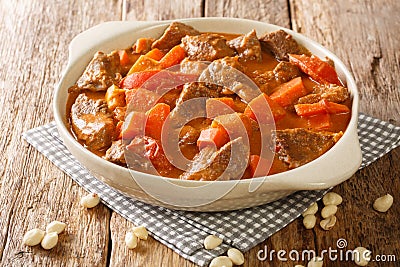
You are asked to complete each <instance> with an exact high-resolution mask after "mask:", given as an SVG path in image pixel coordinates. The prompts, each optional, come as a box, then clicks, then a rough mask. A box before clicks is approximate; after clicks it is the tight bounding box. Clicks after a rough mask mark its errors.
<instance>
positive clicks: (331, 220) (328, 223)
mask: <svg viewBox="0 0 400 267" xmlns="http://www.w3.org/2000/svg"><path fill="white" fill-rule="evenodd" d="M336 221H337V218H336V216H335V215H332V216H330V217H328V218H326V219H325V220H322V221H320V223H319V225H320V226H321V228H322V229H324V230H325V231H329V230H331V229H332V228H333V226H335V224H336Z"/></svg>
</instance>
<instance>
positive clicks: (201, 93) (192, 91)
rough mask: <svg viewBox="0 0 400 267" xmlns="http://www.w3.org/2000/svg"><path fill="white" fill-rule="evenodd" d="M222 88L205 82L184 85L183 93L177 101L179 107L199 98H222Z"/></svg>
mask: <svg viewBox="0 0 400 267" xmlns="http://www.w3.org/2000/svg"><path fill="white" fill-rule="evenodd" d="M222 89H223V88H222V87H221V86H218V85H215V84H211V83H205V82H191V83H186V84H184V85H183V89H182V92H181V94H180V96H179V99H178V100H177V105H179V104H182V103H183V102H184V101H186V100H189V99H192V98H199V97H207V98H210V97H211V98H214V97H220V96H221V92H222Z"/></svg>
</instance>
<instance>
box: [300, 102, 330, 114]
mask: <svg viewBox="0 0 400 267" xmlns="http://www.w3.org/2000/svg"><path fill="white" fill-rule="evenodd" d="M294 109H295V110H296V113H297V115H299V116H313V115H317V114H325V113H326V112H327V111H326V108H325V107H324V106H323V105H321V103H320V102H318V103H313V104H297V105H294Z"/></svg>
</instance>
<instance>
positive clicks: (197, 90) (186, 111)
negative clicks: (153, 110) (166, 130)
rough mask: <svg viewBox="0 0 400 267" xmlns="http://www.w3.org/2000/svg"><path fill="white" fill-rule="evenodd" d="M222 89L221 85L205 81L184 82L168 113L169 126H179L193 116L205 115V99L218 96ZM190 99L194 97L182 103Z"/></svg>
mask: <svg viewBox="0 0 400 267" xmlns="http://www.w3.org/2000/svg"><path fill="white" fill-rule="evenodd" d="M222 90H223V88H222V87H221V86H218V85H215V84H209V83H205V82H191V83H186V84H184V86H183V89H182V92H181V94H180V96H179V98H178V100H177V101H176V106H175V108H174V109H173V110H172V112H171V114H170V118H171V119H170V124H171V127H172V128H175V129H176V128H180V127H182V126H183V125H185V124H186V123H187V122H189V121H190V120H191V119H193V118H196V117H206V115H207V114H206V99H207V98H215V97H220V96H221V95H222ZM190 99H194V101H191V102H190V104H184V102H185V101H187V100H190Z"/></svg>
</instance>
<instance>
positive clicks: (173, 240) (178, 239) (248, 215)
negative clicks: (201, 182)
mask: <svg viewBox="0 0 400 267" xmlns="http://www.w3.org/2000/svg"><path fill="white" fill-rule="evenodd" d="M358 134H359V138H360V143H361V148H362V152H363V162H362V165H361V168H363V167H366V166H368V165H369V164H370V163H372V162H373V161H375V160H376V159H378V158H379V157H381V156H383V155H384V154H386V153H388V152H389V151H390V150H392V149H394V148H395V147H397V146H399V145H400V127H396V126H394V125H392V124H389V123H387V122H384V121H381V120H378V119H374V118H371V117H369V116H367V115H364V114H360V116H359V124H358ZM23 137H24V138H25V139H26V141H28V142H29V143H30V144H32V145H33V146H34V147H35V148H36V149H37V150H38V151H39V152H41V153H43V155H45V156H46V157H47V158H48V159H49V160H51V161H52V162H53V163H54V164H55V165H56V166H57V167H59V168H60V169H61V170H63V171H64V172H65V173H67V174H68V175H69V176H70V177H71V178H72V179H73V180H74V181H76V182H77V183H78V184H79V185H80V186H82V187H83V188H85V189H86V190H87V191H90V192H95V193H97V194H99V195H100V197H101V199H102V201H103V203H104V204H105V205H107V206H108V207H109V208H111V209H113V210H114V211H116V212H118V213H119V214H121V215H122V216H123V217H124V218H126V219H128V220H129V221H131V222H133V223H134V224H136V225H139V224H141V225H145V226H146V227H147V229H148V230H149V231H150V233H151V235H152V236H153V237H154V238H155V239H157V240H159V241H160V242H161V243H163V244H165V245H166V246H168V247H170V248H171V249H173V250H174V251H175V252H177V253H178V254H179V255H181V256H182V257H184V258H186V259H189V260H191V261H193V262H194V263H196V264H198V265H200V266H205V265H207V264H208V263H209V262H210V260H211V259H212V258H214V257H216V256H217V255H220V254H222V253H224V252H225V251H226V250H227V249H228V248H229V247H236V248H238V249H240V250H241V251H247V250H249V249H251V248H252V247H254V246H255V245H257V244H258V243H260V242H262V241H264V240H265V239H267V238H268V237H269V236H271V235H272V234H274V233H276V232H277V231H279V230H280V229H282V228H283V227H285V226H286V225H287V224H288V223H290V222H292V221H293V220H294V219H296V218H297V217H298V216H300V214H301V213H302V212H303V211H304V210H305V209H306V208H307V207H308V206H309V205H310V204H311V203H313V202H315V201H317V200H318V199H320V198H321V197H322V196H323V195H324V194H325V193H326V192H327V191H328V190H329V189H328V190H322V191H300V192H296V193H294V194H292V195H290V196H288V197H286V198H283V199H280V200H277V201H275V202H273V203H269V204H266V205H262V206H259V207H254V208H249V209H244V210H238V211H227V212H214V213H200V212H185V211H175V210H169V209H166V208H162V207H156V206H151V205H148V204H145V203H143V202H140V201H137V200H135V199H133V198H129V197H126V196H124V195H123V194H121V193H120V192H118V191H117V190H115V189H113V188H112V187H110V186H108V185H106V184H104V183H102V182H101V181H99V180H97V179H96V178H95V177H93V176H92V175H91V174H90V173H89V172H88V171H87V170H86V169H85V168H84V167H82V165H81V164H80V163H79V162H78V161H77V160H76V159H75V158H74V157H73V156H72V155H71V154H70V153H69V151H68V150H67V149H66V147H65V146H64V145H63V143H62V141H61V139H60V137H59V136H58V132H57V129H56V126H55V123H54V122H52V123H49V124H46V125H44V126H40V127H37V128H34V129H31V130H29V131H27V132H25V133H23ZM209 234H214V235H217V236H219V237H221V238H222V239H223V241H224V242H223V244H222V245H221V246H220V247H218V248H217V249H214V250H205V249H204V248H203V245H202V241H203V239H204V238H205V237H206V236H207V235H209Z"/></svg>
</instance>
